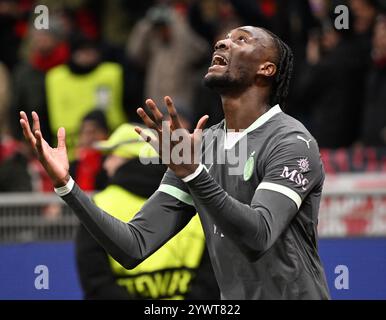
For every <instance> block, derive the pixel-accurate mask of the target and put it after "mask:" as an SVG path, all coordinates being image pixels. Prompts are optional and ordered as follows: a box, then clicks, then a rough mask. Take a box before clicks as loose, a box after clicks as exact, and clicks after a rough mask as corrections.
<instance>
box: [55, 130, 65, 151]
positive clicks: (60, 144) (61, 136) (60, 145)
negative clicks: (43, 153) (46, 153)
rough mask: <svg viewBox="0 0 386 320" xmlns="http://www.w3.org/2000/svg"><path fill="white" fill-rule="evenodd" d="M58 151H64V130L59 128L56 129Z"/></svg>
mask: <svg viewBox="0 0 386 320" xmlns="http://www.w3.org/2000/svg"><path fill="white" fill-rule="evenodd" d="M57 137H58V149H66V130H65V129H64V128H63V127H61V128H59V129H58V133H57Z"/></svg>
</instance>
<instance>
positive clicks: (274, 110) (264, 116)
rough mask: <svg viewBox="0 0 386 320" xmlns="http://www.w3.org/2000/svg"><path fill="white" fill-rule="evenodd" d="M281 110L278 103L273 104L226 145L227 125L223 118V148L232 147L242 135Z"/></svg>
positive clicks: (259, 125)
mask: <svg viewBox="0 0 386 320" xmlns="http://www.w3.org/2000/svg"><path fill="white" fill-rule="evenodd" d="M279 112H282V111H281V108H280V106H279V105H278V104H276V105H275V106H273V107H272V108H271V109H269V110H268V111H267V112H266V113H263V114H262V115H261V116H260V117H258V118H257V119H256V120H255V121H254V122H253V123H252V124H251V125H250V126H249V127H248V128H246V129H245V130H243V131H242V132H241V133H240V135H239V136H238V137H237V139H235V140H234V141H233V143H232V144H230V145H227V143H226V138H227V127H226V121H225V120H224V130H225V136H224V139H225V141H224V147H225V149H227V150H228V149H231V148H233V147H234V145H235V144H236V143H237V142H238V141H240V139H241V138H242V137H244V136H245V135H247V134H248V133H249V132H251V131H254V130H256V129H257V128H259V127H261V126H262V125H263V124H264V123H266V122H267V121H268V120H269V119H271V118H272V117H273V116H274V115H275V114H277V113H279Z"/></svg>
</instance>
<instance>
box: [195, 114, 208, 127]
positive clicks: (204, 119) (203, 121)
mask: <svg viewBox="0 0 386 320" xmlns="http://www.w3.org/2000/svg"><path fill="white" fill-rule="evenodd" d="M208 119H209V116H208V115H205V116H202V117H201V118H200V120H198V122H197V125H196V129H195V130H197V129H199V130H204V128H205V125H206V123H207V122H208Z"/></svg>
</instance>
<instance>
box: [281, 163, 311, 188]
mask: <svg viewBox="0 0 386 320" xmlns="http://www.w3.org/2000/svg"><path fill="white" fill-rule="evenodd" d="M280 177H282V178H285V179H288V180H290V181H292V182H294V183H295V184H296V185H297V186H299V187H301V188H302V189H303V190H307V188H306V186H307V184H308V182H309V181H308V179H307V178H305V177H304V176H303V174H302V173H301V172H298V171H297V170H296V169H294V170H292V171H291V172H290V169H289V168H288V167H287V166H284V169H283V172H282V173H281V175H280Z"/></svg>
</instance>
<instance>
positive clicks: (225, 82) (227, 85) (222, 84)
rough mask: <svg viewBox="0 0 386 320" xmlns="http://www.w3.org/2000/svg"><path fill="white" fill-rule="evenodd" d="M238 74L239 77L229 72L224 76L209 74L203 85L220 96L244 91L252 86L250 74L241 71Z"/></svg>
mask: <svg viewBox="0 0 386 320" xmlns="http://www.w3.org/2000/svg"><path fill="white" fill-rule="evenodd" d="M237 73H238V75H237V76H234V75H232V74H231V73H230V72H229V70H227V71H225V72H224V73H223V74H208V75H206V76H205V77H204V80H203V83H204V85H205V86H206V87H208V88H209V89H212V90H214V91H216V92H218V93H220V94H222V93H231V92H235V91H240V90H241V91H243V89H245V88H246V87H248V86H249V85H250V80H249V77H248V72H247V71H246V70H241V69H239V70H238V72H237Z"/></svg>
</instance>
